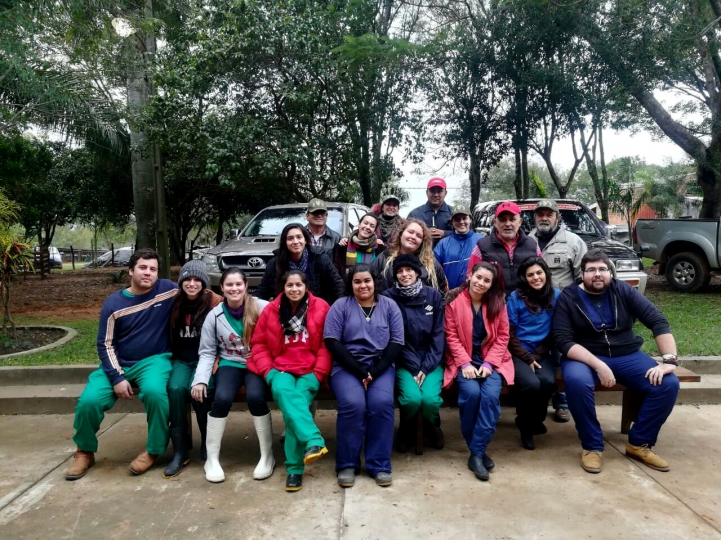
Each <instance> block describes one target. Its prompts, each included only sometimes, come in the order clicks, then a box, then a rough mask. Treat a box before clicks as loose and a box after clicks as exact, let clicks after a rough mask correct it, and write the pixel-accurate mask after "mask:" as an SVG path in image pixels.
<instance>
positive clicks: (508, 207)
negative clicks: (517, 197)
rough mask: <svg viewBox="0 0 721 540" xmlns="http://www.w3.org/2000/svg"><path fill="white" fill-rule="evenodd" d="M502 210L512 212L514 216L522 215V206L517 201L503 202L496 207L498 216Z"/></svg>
mask: <svg viewBox="0 0 721 540" xmlns="http://www.w3.org/2000/svg"><path fill="white" fill-rule="evenodd" d="M502 212H510V213H511V214H513V215H514V216H520V215H521V209H520V207H519V206H518V205H517V204H516V203H514V202H511V201H505V202H502V203H501V204H499V205H498V206H497V207H496V217H498V216H500V215H501V213H502Z"/></svg>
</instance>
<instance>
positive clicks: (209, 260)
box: [203, 253, 220, 273]
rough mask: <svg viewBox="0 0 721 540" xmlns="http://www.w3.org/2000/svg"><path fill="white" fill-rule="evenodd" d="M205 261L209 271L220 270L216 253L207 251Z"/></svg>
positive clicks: (204, 256)
mask: <svg viewBox="0 0 721 540" xmlns="http://www.w3.org/2000/svg"><path fill="white" fill-rule="evenodd" d="M203 263H205V269H206V271H207V272H213V273H218V272H220V267H219V266H218V257H217V256H216V255H211V254H210V253H206V254H205V255H203Z"/></svg>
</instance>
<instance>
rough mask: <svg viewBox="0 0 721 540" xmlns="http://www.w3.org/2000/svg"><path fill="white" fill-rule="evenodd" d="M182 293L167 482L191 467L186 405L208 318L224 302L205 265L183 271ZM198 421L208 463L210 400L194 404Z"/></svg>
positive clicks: (175, 320)
mask: <svg viewBox="0 0 721 540" xmlns="http://www.w3.org/2000/svg"><path fill="white" fill-rule="evenodd" d="M178 287H179V288H180V291H179V292H178V294H177V295H176V296H175V301H174V304H173V310H172V312H171V315H170V332H171V335H170V343H171V352H172V353H173V357H172V358H173V371H172V373H171V374H170V379H169V380H168V401H169V405H170V440H171V441H173V457H172V459H171V460H170V463H168V466H167V467H166V468H165V471H164V472H163V477H164V478H172V477H174V476H177V475H178V474H180V471H181V470H182V468H183V466H184V465H187V464H188V461H189V458H188V441H187V431H188V426H187V425H186V424H187V421H186V416H185V408H186V404H187V403H188V401H191V400H190V383H191V382H192V380H193V375H194V374H195V368H196V367H197V366H198V347H199V346H200V333H201V330H202V328H203V322H204V321H205V317H206V315H207V314H208V313H209V312H210V310H211V309H213V308H214V307H215V306H217V305H218V304H219V303H221V302H222V301H223V298H222V297H221V296H218V295H217V294H215V293H214V292H213V291H211V290H210V289H209V288H208V274H207V273H206V271H205V264H204V263H203V262H202V261H199V260H192V261H189V262H187V263H185V265H183V268H181V269H180V276H179V277H178ZM191 403H192V404H193V409H194V410H195V415H196V418H197V420H198V428H199V430H200V437H201V445H200V455H201V458H202V459H203V460H204V459H205V435H206V425H207V422H208V411H209V410H210V404H209V402H208V401H207V400H206V401H204V402H202V403H201V402H198V401H195V400H192V401H191Z"/></svg>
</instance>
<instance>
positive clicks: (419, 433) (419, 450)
mask: <svg viewBox="0 0 721 540" xmlns="http://www.w3.org/2000/svg"><path fill="white" fill-rule="evenodd" d="M416 419H417V425H416V455H417V456H422V455H423V415H422V414H421V413H420V411H419V412H418V414H417V415H416Z"/></svg>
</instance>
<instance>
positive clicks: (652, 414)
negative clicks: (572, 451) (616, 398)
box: [561, 351, 679, 451]
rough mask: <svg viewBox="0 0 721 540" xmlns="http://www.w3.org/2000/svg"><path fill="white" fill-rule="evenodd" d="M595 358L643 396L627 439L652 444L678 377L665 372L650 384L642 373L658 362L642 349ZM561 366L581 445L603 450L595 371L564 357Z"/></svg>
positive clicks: (669, 406) (670, 403)
mask: <svg viewBox="0 0 721 540" xmlns="http://www.w3.org/2000/svg"><path fill="white" fill-rule="evenodd" d="M598 359H599V360H601V361H603V362H605V363H606V364H607V365H608V367H609V368H611V371H613V374H614V376H615V377H616V380H617V381H618V382H619V383H620V384H622V385H623V386H625V387H626V388H628V389H630V390H635V391H637V392H640V393H641V394H643V396H644V399H643V404H642V405H641V410H640V411H639V412H638V420H637V421H636V422H634V424H633V427H632V428H631V431H629V432H628V442H629V443H630V444H632V445H634V446H641V445H643V444H647V445H649V446H654V445H655V444H656V439H657V438H658V433H659V431H661V426H663V424H664V423H665V422H666V419H667V418H668V416H669V415H670V414H671V411H672V410H673V406H674V404H675V403H676V397H677V396H678V391H679V382H678V377H676V375H674V374H671V375H666V376H665V377H664V378H663V380H662V382H661V384H660V385H658V386H653V385H652V384H651V383H650V382H649V380H648V379H647V378H646V377H645V375H646V372H647V371H648V370H649V369H651V368H652V367H655V366H656V365H657V364H656V361H655V360H654V359H653V358H651V357H650V356H648V355H647V354H645V353H643V352H641V351H638V352H636V353H633V354H628V355H625V356H618V357H616V358H607V357H604V356H598ZM561 369H562V370H563V380H564V381H565V383H566V396H567V397H568V408H569V410H570V411H571V415H572V416H573V420H574V422H575V423H576V431H578V438H579V439H581V446H582V447H583V449H584V450H599V451H601V450H603V432H602V431H601V424H599V422H598V418H596V403H595V401H594V395H593V393H594V389H595V387H596V384H597V383H598V381H599V379H598V374H597V373H596V372H595V371H594V370H593V369H591V368H590V367H589V366H587V365H586V364H584V363H582V362H576V361H575V360H569V359H568V358H566V357H565V356H564V357H562V358H561Z"/></svg>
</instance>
